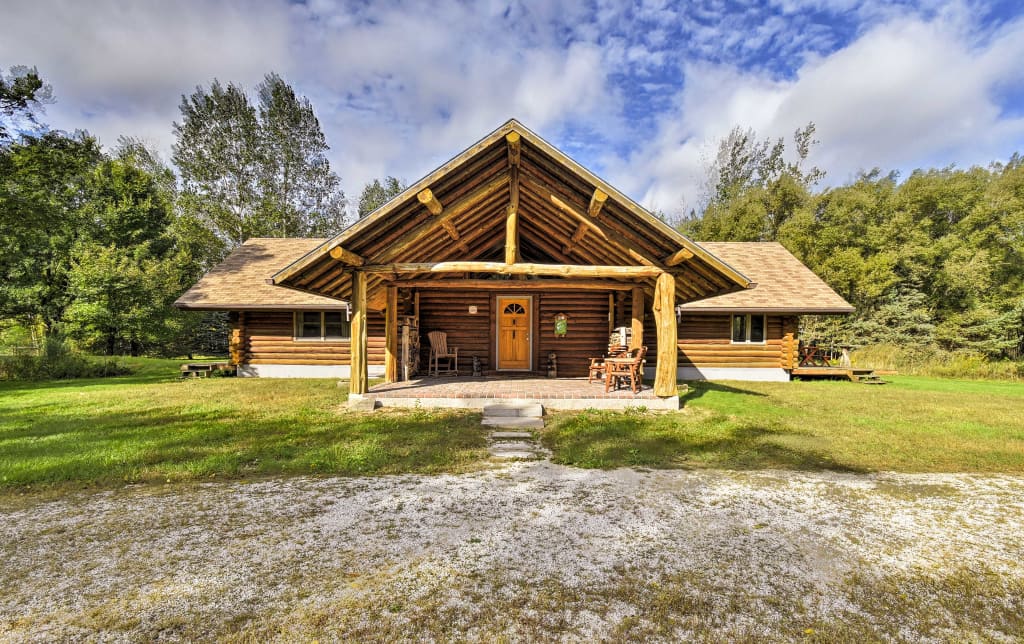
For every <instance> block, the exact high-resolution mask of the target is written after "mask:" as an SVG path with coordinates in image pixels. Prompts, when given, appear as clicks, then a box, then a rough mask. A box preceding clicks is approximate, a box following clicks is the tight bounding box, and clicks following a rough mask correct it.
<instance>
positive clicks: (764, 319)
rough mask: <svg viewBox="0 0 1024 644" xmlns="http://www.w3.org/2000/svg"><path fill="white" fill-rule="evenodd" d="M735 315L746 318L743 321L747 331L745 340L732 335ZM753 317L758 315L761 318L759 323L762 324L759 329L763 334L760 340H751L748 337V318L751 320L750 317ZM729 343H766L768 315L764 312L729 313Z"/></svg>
mask: <svg viewBox="0 0 1024 644" xmlns="http://www.w3.org/2000/svg"><path fill="white" fill-rule="evenodd" d="M737 317H743V318H746V320H745V321H744V322H745V324H744V328H745V329H746V331H747V337H746V339H745V340H737V339H736V338H734V337H733V334H732V330H733V328H734V327H735V323H734V322H733V318H737ZM755 317H760V318H761V324H762V326H761V331H762V333H763V334H764V338H762V339H761V340H751V339H750V329H751V324H750V320H751V318H755ZM729 343H730V344H768V316H767V315H766V314H764V313H734V314H732V315H730V316H729Z"/></svg>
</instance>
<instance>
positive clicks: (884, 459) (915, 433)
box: [543, 377, 1024, 474]
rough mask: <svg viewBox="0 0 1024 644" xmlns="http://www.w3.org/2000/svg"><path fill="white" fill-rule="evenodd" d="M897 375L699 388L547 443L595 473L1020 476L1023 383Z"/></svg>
mask: <svg viewBox="0 0 1024 644" xmlns="http://www.w3.org/2000/svg"><path fill="white" fill-rule="evenodd" d="M890 379H891V380H892V382H891V383H890V384H888V385H883V386H869V385H860V384H855V383H848V382H827V381H812V382H789V383H747V382H744V383H738V382H737V383H695V384H693V385H692V386H691V388H690V390H689V391H688V392H687V393H686V394H685V395H683V396H682V403H683V406H684V407H683V410H682V411H680V412H678V413H669V414H654V413H644V412H640V411H637V410H633V411H630V412H625V413H621V412H620V413H613V412H598V411H590V412H584V413H579V414H562V415H558V416H556V417H554V418H553V419H552V421H551V422H549V423H548V427H547V429H545V431H544V438H543V440H544V443H545V445H546V446H547V447H549V448H550V449H551V450H552V451H553V454H554V456H553V460H554V461H555V462H558V463H564V464H569V465H575V466H579V467H591V468H594V467H596V468H611V467H622V466H634V467H636V466H641V467H718V468H728V469H756V468H782V469H798V470H813V469H832V470H840V471H850V472H870V471H884V470H892V471H900V472H1005V473H1015V474H1019V473H1024V384H1020V383H1013V382H986V381H956V380H943V379H938V378H924V377H893V378H890Z"/></svg>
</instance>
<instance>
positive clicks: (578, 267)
mask: <svg viewBox="0 0 1024 644" xmlns="http://www.w3.org/2000/svg"><path fill="white" fill-rule="evenodd" d="M362 270H363V271H366V272H368V273H394V274H396V275H401V274H403V273H496V274H499V275H547V276H553V277H617V278H644V277H658V276H659V275H661V274H662V273H663V272H664V271H663V270H662V269H660V268H658V267H656V266H591V265H582V264H528V263H518V264H505V263H503V262H433V263H429V262H428V263H396V264H367V265H365V266H363V267H362Z"/></svg>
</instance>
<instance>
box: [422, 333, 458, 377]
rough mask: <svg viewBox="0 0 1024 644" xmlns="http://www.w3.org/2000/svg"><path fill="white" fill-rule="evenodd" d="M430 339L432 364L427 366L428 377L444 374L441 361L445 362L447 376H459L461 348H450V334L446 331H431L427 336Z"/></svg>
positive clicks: (444, 370)
mask: <svg viewBox="0 0 1024 644" xmlns="http://www.w3.org/2000/svg"><path fill="white" fill-rule="evenodd" d="M427 337H428V338H430V362H429V363H428V364H427V375H434V376H440V375H441V373H442V369H441V361H442V360H443V361H445V368H444V369H443V372H444V373H445V374H451V375H453V376H457V375H459V348H458V347H449V346H448V334H447V333H445V332H444V331H431V332H430V333H428V334H427Z"/></svg>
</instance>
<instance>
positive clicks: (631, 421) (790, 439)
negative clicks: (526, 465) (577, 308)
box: [544, 412, 865, 472]
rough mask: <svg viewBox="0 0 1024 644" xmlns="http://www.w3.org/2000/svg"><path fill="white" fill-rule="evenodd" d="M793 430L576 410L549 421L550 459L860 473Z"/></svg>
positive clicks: (599, 463)
mask: <svg viewBox="0 0 1024 644" xmlns="http://www.w3.org/2000/svg"><path fill="white" fill-rule="evenodd" d="M807 440H809V437H808V436H807V435H806V434H803V433H801V432H799V431H794V430H790V429H780V428H777V427H769V426H764V425H759V424H744V423H740V424H734V423H733V424H730V423H724V422H697V421H694V422H690V421H689V420H688V419H681V418H680V416H679V415H675V414H670V415H663V416H657V415H650V416H645V415H639V414H638V415H629V414H615V413H608V412H599V413H589V414H580V415H576V416H572V417H567V418H564V419H562V420H560V421H558V422H555V423H553V424H552V426H551V427H550V428H549V429H548V430H547V431H545V433H544V443H545V445H546V446H547V447H548V448H549V449H551V450H552V452H553V457H552V460H553V461H555V462H556V463H562V464H565V465H575V466H577V467H587V468H615V467H636V466H642V467H664V468H671V467H715V468H724V469H737V470H751V469H790V470H833V471H842V472H864V471H865V470H864V469H863V468H858V467H854V466H850V465H847V464H843V463H840V462H837V461H836V460H834V459H833V458H831V457H830V456H829V455H828V454H826V453H825V452H822V451H821V450H818V449H814V448H813V447H812V446H807V447H802V446H799V443H800V442H801V441H807Z"/></svg>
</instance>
